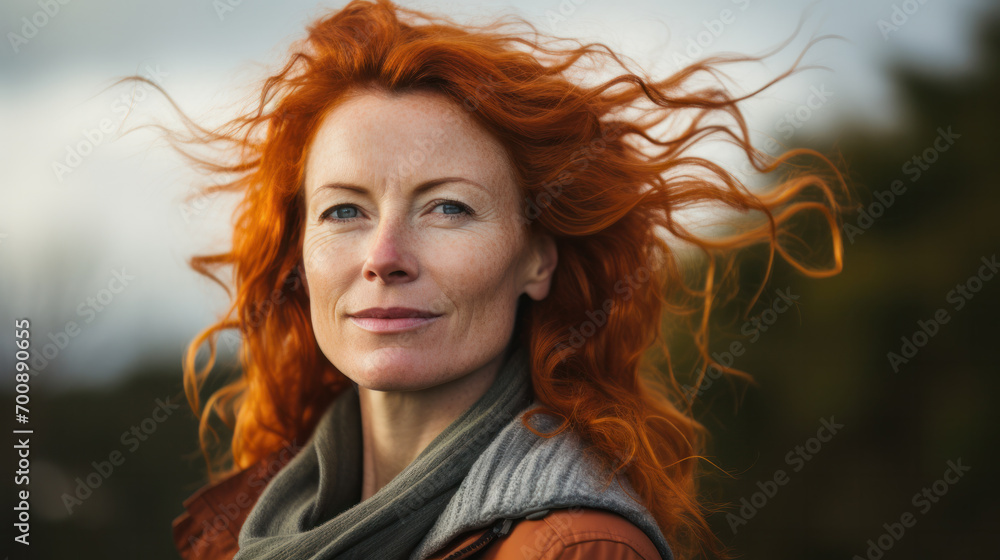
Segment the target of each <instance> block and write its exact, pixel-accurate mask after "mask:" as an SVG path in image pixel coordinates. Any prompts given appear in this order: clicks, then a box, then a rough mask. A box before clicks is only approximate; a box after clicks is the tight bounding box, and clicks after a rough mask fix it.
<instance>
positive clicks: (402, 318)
mask: <svg viewBox="0 0 1000 560" xmlns="http://www.w3.org/2000/svg"><path fill="white" fill-rule="evenodd" d="M440 316H441V314H440V313H432V312H430V311H424V310H422V309H414V308H412V307H388V308H386V307H369V308H367V309H362V310H361V311H356V312H354V313H348V317H349V318H350V319H351V322H352V323H354V324H355V325H357V326H359V327H361V328H362V329H364V330H366V331H369V332H374V333H396V332H403V331H408V330H411V329H415V328H417V327H420V326H423V325H426V324H428V323H431V322H433V321H434V320H435V319H437V318H438V317H440Z"/></svg>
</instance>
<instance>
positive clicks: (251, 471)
mask: <svg viewBox="0 0 1000 560" xmlns="http://www.w3.org/2000/svg"><path fill="white" fill-rule="evenodd" d="M301 449H302V448H301V446H299V445H298V444H297V443H296V442H295V441H292V442H291V443H289V444H287V445H285V446H284V447H282V448H281V449H279V450H277V451H275V452H274V453H271V454H270V455H269V456H267V457H265V458H264V459H262V460H260V461H259V462H257V464H255V465H253V466H251V467H248V468H246V469H243V470H241V471H238V472H235V473H232V474H230V475H228V476H226V477H225V478H223V479H222V480H219V481H217V482H214V483H209V484H206V485H204V486H202V487H201V488H199V489H198V490H197V491H196V492H195V493H194V494H192V495H191V496H190V497H188V498H187V499H186V500H184V504H183V505H184V508H185V511H184V513H182V514H181V515H179V516H178V517H177V518H176V519H174V522H173V536H174V546H176V547H177V551H178V552H180V555H181V557H182V558H184V559H186V560H195V559H199V560H200V559H205V560H207V559H216V558H227V559H228V558H232V556H233V555H234V554H236V551H237V550H238V548H239V544H238V543H239V535H240V528H241V527H242V526H243V522H244V521H245V520H246V518H247V515H248V514H249V513H250V510H251V509H253V506H254V504H255V503H257V498H259V497H260V494H261V492H263V491H264V487H265V486H267V483H268V481H270V480H271V478H273V477H274V475H275V474H277V473H278V471H279V470H281V468H282V467H284V466H285V465H286V464H287V463H288V462H289V461H290V460H291V459H292V457H294V456H295V454H296V453H298V452H299V450H301Z"/></svg>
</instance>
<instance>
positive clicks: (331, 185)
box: [316, 177, 488, 195]
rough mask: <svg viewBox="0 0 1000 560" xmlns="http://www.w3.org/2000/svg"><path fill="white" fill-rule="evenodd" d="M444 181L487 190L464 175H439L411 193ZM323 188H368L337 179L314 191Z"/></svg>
mask: <svg viewBox="0 0 1000 560" xmlns="http://www.w3.org/2000/svg"><path fill="white" fill-rule="evenodd" d="M445 183H468V184H470V185H472V186H475V187H479V188H480V189H482V190H484V191H488V189H487V188H486V187H484V186H483V185H481V184H479V183H477V182H475V181H472V180H470V179H466V178H465V177H439V178H437V179H431V180H429V181H424V182H423V183H420V184H419V185H417V186H416V188H414V189H413V194H415V195H418V194H421V193H423V192H426V191H429V190H431V189H434V188H435V187H438V186H441V185H443V184H445ZM325 189H343V190H348V191H354V192H356V193H360V194H365V193H367V192H368V189H366V188H364V187H361V186H358V185H353V184H351V183H343V182H339V181H335V182H332V183H326V184H324V185H322V186H320V187H319V188H318V189H316V192H319V191H322V190H325Z"/></svg>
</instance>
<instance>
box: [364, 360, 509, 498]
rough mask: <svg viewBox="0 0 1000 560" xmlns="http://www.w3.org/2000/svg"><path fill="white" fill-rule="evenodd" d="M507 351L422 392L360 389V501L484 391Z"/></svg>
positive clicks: (389, 478) (415, 456)
mask: <svg viewBox="0 0 1000 560" xmlns="http://www.w3.org/2000/svg"><path fill="white" fill-rule="evenodd" d="M508 350H509V347H508V349H505V350H504V351H503V352H501V353H500V354H499V355H498V356H497V357H495V358H494V359H492V360H490V361H489V362H488V363H486V364H485V365H483V366H482V367H480V368H478V369H476V370H473V371H472V372H469V373H468V374H466V375H464V376H462V377H459V378H458V379H454V380H452V381H448V382H446V383H442V384H439V385H435V386H433V387H428V388H426V389H421V390H419V391H373V390H370V389H366V388H364V387H360V386H359V387H358V397H359V402H360V405H361V433H362V450H363V453H362V457H363V465H362V486H361V501H365V500H367V499H368V498H370V497H371V496H373V495H374V494H375V493H376V492H378V491H379V489H381V488H382V487H383V486H385V485H386V484H388V483H389V482H390V481H391V480H392V479H393V478H395V477H396V475H398V474H399V473H400V472H402V471H403V469H405V468H406V467H407V466H408V465H409V464H410V463H411V462H413V460H414V459H416V458H417V456H418V455H420V452H421V451H423V450H424V449H425V448H426V447H427V446H428V445H430V443H431V442H432V441H434V438H436V437H437V436H438V435H439V434H440V433H441V432H443V431H444V430H445V428H447V427H448V426H449V425H451V423H452V422H454V421H455V420H456V419H458V417H459V416H461V415H462V413H464V412H465V411H466V410H468V409H469V408H471V407H472V405H473V404H475V403H476V401H478V400H479V398H480V397H482V396H483V395H484V394H485V393H486V391H487V389H489V388H490V386H491V385H492V384H493V381H494V380H495V379H496V376H497V374H498V373H499V371H500V366H501V365H503V363H504V361H505V358H506V357H507V355H508Z"/></svg>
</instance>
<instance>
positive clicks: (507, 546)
mask: <svg viewBox="0 0 1000 560" xmlns="http://www.w3.org/2000/svg"><path fill="white" fill-rule="evenodd" d="M290 458H291V457H290V456H288V457H287V458H285V457H281V458H280V459H278V458H277V457H271V458H269V459H266V460H262V461H261V462H260V463H258V464H257V465H254V466H253V467H250V468H248V469H245V470H243V471H240V472H237V473H235V474H233V475H230V476H229V477H227V478H225V479H223V480H221V481H219V482H217V483H215V484H208V485H205V486H204V487H202V488H201V489H199V490H198V491H197V492H195V493H194V494H192V495H191V496H190V497H189V498H188V499H187V500H185V501H184V507H185V509H186V510H187V511H186V512H185V513H183V514H181V515H180V516H179V517H177V518H176V519H175V520H174V523H173V533H174V544H175V545H176V547H177V550H178V551H179V552H180V554H181V557H182V558H185V559H186V560H231V559H232V557H233V556H234V555H235V554H236V551H237V549H238V544H237V543H238V538H239V534H240V527H242V526H243V522H244V521H245V520H246V518H247V515H248V514H249V513H250V510H251V509H252V508H253V506H254V504H255V503H256V502H257V498H258V497H259V496H260V494H261V493H262V492H263V490H264V487H265V486H266V485H267V482H268V481H269V480H270V479H271V478H272V477H273V476H274V475H275V474H276V473H277V471H278V470H279V469H280V468H281V467H282V466H284V464H285V463H287V461H288V460H289V459H290ZM477 552H479V554H475V553H477ZM473 555H474V557H475V558H476V559H477V560H505V559H513V558H517V559H518V560H662V558H661V556H660V555H659V553H658V552H657V551H656V547H655V546H654V545H653V542H652V541H651V540H650V539H649V537H648V536H646V533H644V532H643V531H642V530H641V529H640V528H639V527H637V526H635V525H634V524H632V523H631V522H630V521H628V520H627V519H625V518H624V517H622V516H620V515H618V514H616V513H612V512H610V511H605V510H600V509H590V508H569V509H559V510H544V511H540V512H537V513H535V514H532V515H529V516H528V517H527V518H525V519H519V520H513V521H507V522H504V521H503V520H501V521H498V522H497V523H495V524H494V525H493V526H491V527H486V528H482V529H477V530H474V531H469V532H467V533H465V534H463V535H460V536H458V537H456V538H455V539H453V540H452V541H451V542H450V543H448V544H447V545H446V546H445V547H443V548H442V549H440V550H438V551H437V552H436V553H435V554H434V556H431V557H430V558H428V560H465V559H466V558H472V557H473Z"/></svg>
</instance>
